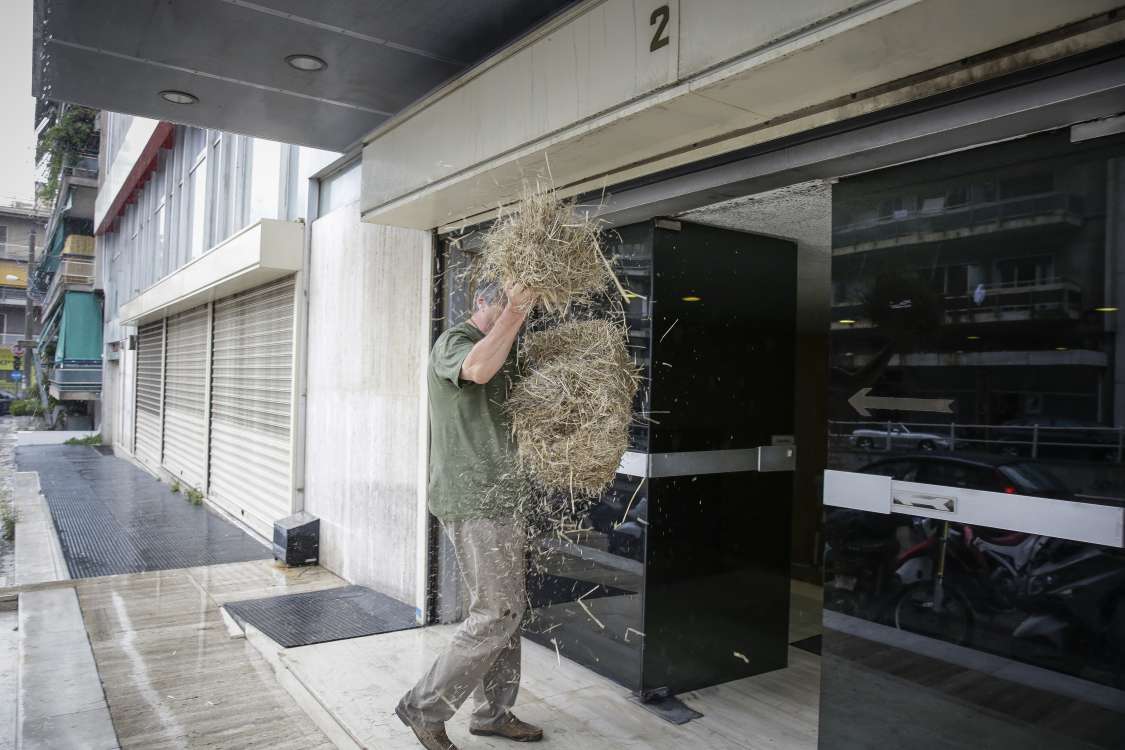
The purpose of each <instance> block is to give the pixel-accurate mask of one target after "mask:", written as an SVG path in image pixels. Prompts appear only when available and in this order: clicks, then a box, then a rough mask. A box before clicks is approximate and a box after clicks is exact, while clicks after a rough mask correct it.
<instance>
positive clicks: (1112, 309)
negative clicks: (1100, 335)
mask: <svg viewBox="0 0 1125 750" xmlns="http://www.w3.org/2000/svg"><path fill="white" fill-rule="evenodd" d="M1094 312H1100V313H1111V312H1117V308H1116V307H1095V308H1094Z"/></svg>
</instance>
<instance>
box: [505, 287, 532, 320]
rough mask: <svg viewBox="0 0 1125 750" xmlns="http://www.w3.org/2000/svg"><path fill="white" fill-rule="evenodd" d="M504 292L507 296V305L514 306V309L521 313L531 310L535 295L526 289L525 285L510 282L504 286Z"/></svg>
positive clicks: (525, 313) (524, 313)
mask: <svg viewBox="0 0 1125 750" xmlns="http://www.w3.org/2000/svg"><path fill="white" fill-rule="evenodd" d="M504 294H506V295H507V297H508V306H509V307H512V308H515V310H516V311H517V312H519V313H521V314H523V315H527V314H528V313H529V312H531V308H533V307H535V303H536V301H537V300H536V298H535V295H534V294H532V293H531V292H530V291H528V289H527V287H525V286H524V285H523V284H511V285H509V286H507V287H505V288H504Z"/></svg>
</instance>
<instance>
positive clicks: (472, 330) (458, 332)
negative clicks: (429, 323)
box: [434, 320, 482, 349]
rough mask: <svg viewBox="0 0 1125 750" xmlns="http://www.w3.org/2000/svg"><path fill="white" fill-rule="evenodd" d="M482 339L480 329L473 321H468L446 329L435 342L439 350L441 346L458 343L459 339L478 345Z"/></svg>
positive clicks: (435, 346) (435, 347)
mask: <svg viewBox="0 0 1125 750" xmlns="http://www.w3.org/2000/svg"><path fill="white" fill-rule="evenodd" d="M480 338H482V336H481V334H480V331H479V329H478V328H477V327H476V326H475V325H473V324H472V322H471V321H468V320H466V321H464V322H462V323H458V324H457V325H453V326H450V327H449V328H446V329H445V330H444V331H442V332H441V334H440V335H439V336H438V337H437V340H436V341H435V342H434V349H437V348H438V347H439V346H442V345H445V344H448V343H449V342H451V341H456V340H458V339H468V340H469V341H471V342H473V343H476V342H477V340H479V339H480Z"/></svg>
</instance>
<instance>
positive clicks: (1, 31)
mask: <svg viewBox="0 0 1125 750" xmlns="http://www.w3.org/2000/svg"><path fill="white" fill-rule="evenodd" d="M31 3H32V0H0V102H2V103H3V104H2V108H0V204H10V203H11V202H12V199H13V198H15V199H18V200H23V201H31V199H32V196H33V195H34V193H35V97H33V96H32V95H31Z"/></svg>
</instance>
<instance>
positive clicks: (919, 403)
mask: <svg viewBox="0 0 1125 750" xmlns="http://www.w3.org/2000/svg"><path fill="white" fill-rule="evenodd" d="M868 393H871V389H870V388H860V389H859V390H858V391H856V392H855V394H854V395H852V397H851V398H849V399H848V403H849V404H851V405H852V408H853V409H855V410H856V411H857V412H859V415H860V416H861V417H870V416H871V412H870V411H868V410H869V409H894V410H897V411H929V412H938V413H940V414H952V413H953V399H951V398H892V397H890V396H868V395H867V394H868Z"/></svg>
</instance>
